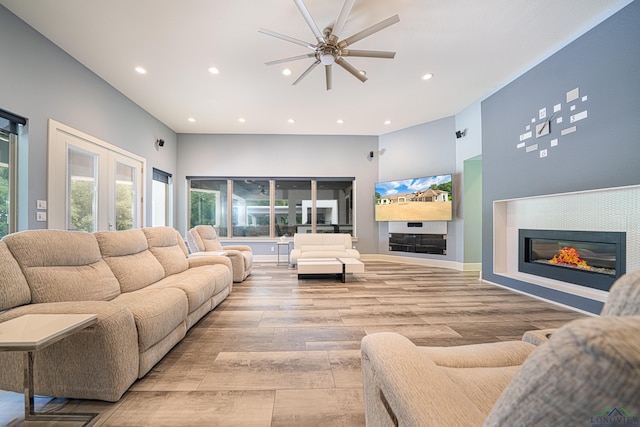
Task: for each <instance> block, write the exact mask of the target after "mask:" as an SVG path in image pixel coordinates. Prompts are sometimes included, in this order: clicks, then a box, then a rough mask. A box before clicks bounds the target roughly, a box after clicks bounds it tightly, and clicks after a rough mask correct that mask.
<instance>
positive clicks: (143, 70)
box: [134, 67, 147, 74]
mask: <svg viewBox="0 0 640 427" xmlns="http://www.w3.org/2000/svg"><path fill="white" fill-rule="evenodd" d="M134 69H135V70H136V73H138V74H147V70H145V69H144V68H142V67H136V68H134Z"/></svg>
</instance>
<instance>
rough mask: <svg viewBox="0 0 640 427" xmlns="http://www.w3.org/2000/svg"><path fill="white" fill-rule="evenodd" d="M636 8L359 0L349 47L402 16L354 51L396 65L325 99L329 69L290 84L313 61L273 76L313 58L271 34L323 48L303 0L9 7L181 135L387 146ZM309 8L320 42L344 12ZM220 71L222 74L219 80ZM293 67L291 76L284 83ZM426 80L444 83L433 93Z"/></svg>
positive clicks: (545, 1)
mask: <svg viewBox="0 0 640 427" xmlns="http://www.w3.org/2000/svg"><path fill="white" fill-rule="evenodd" d="M628 3H630V0H395V1H388V0H358V1H356V4H355V6H354V7H353V10H352V12H351V15H350V17H349V19H348V20H347V22H346V25H345V28H344V31H343V34H342V35H343V37H342V38H344V37H345V36H350V35H351V34H353V33H356V32H358V31H360V30H362V29H364V28H366V27H368V26H370V25H373V24H375V23H377V22H379V21H381V20H383V19H385V18H388V17H390V16H392V15H394V14H399V15H400V22H399V23H398V24H395V25H393V26H391V27H389V28H386V29H384V30H382V31H380V32H378V33H376V34H374V35H372V36H370V37H368V38H366V39H364V40H362V41H360V42H358V43H356V44H354V45H353V46H351V48H353V49H371V50H390V51H396V52H397V54H396V57H395V59H392V60H389V59H370V58H347V59H348V61H349V62H350V63H352V64H353V65H354V66H355V67H357V68H358V69H362V70H365V71H366V73H367V76H368V77H369V80H368V81H367V82H366V83H361V82H360V81H359V80H357V79H356V78H355V77H353V76H352V75H350V74H348V73H347V72H346V71H345V70H343V69H342V68H340V67H336V66H334V71H333V89H332V90H331V91H327V90H326V89H325V82H324V70H323V69H322V68H321V67H316V69H315V70H314V71H313V72H312V73H311V74H309V75H308V76H307V77H306V78H305V79H304V80H303V81H302V82H300V83H299V84H298V85H296V86H293V85H292V83H293V81H294V80H295V79H296V78H297V77H298V76H299V75H300V74H301V73H302V72H303V71H304V70H305V69H306V68H307V67H308V66H309V65H310V64H311V63H312V62H313V60H312V59H307V60H303V61H296V62H290V63H287V64H282V65H274V66H266V65H264V63H265V62H267V61H271V60H275V59H280V58H286V57H290V56H295V55H301V54H305V53H309V52H310V51H309V50H307V49H305V48H304V47H301V46H299V45H296V44H293V43H289V42H286V41H283V40H280V39H277V38H274V37H270V36H268V35H265V34H261V33H258V29H259V28H261V27H262V28H266V29H269V30H272V31H276V32H278V33H282V34H286V35H288V36H290V37H294V38H297V39H302V40H305V41H309V42H312V44H315V39H314V36H313V34H312V32H311V30H310V29H309V27H308V26H307V24H306V22H305V21H304V19H303V18H302V16H301V14H300V13H299V11H298V9H297V7H296V6H295V4H294V2H293V1H292V0H102V1H100V0H55V1H53V0H50V1H44V0H0V4H2V5H4V6H5V7H7V8H8V9H9V10H11V11H12V12H13V13H15V14H16V15H18V16H19V17H20V18H22V19H23V20H24V21H26V22H27V23H28V24H29V25H31V26H32V27H34V28H35V29H36V30H38V31H39V32H40V33H42V34H43V35H44V36H45V37H47V38H48V39H50V40H51V41H53V42H54V43H55V44H57V45H58V46H59V47H60V48H62V49H63V50H65V51H66V52H68V53H69V54H70V55H71V56H73V57H74V58H76V59H77V60H78V61H79V62H81V63H82V64H84V65H85V66H86V67H87V68H89V69H90V70H92V71H93V72H95V73H96V74H97V75H99V76H100V77H101V78H103V79H104V80H106V81H107V82H109V83H110V84H111V85H112V86H114V87H115V88H116V89H118V90H119V91H120V92H122V93H123V94H125V95H126V96H127V97H129V98H130V99H131V100H133V101H134V102H135V103H136V104H138V105H140V106H141V107H142V108H144V109H145V110H146V111H148V112H149V113H151V114H152V115H153V116H155V117H156V118H158V119H159V120H160V121H162V122H163V123H165V124H166V125H167V126H169V127H170V128H171V129H173V130H174V131H176V132H178V133H246V134H254V133H260V134H341V135H381V134H385V133H388V132H391V131H394V130H398V129H403V128H406V127H409V126H413V125H417V124H420V123H425V122H429V121H433V120H437V119H440V118H443V117H447V116H451V115H453V114H456V113H458V112H460V111H461V110H463V109H464V108H465V107H467V106H469V105H470V104H472V103H474V102H476V101H478V100H480V99H482V98H483V97H484V96H486V95H487V94H489V93H491V92H492V91H494V90H496V89H498V88H499V87H501V86H502V85H504V84H505V83H507V82H508V81H510V80H512V79H513V78H515V77H517V76H518V75H519V74H521V73H522V72H524V71H526V70H527V69H528V68H530V67H531V66H533V65H535V64H536V63H538V62H540V60H542V59H544V58H545V57H547V56H548V55H550V54H551V53H553V52H555V51H556V50H558V49H559V48H561V47H562V46H564V45H566V44H567V43H568V42H570V41H571V40H573V39H575V38H576V37H577V36H578V35H580V34H582V33H583V32H585V31H586V30H588V29H589V28H591V27H593V26H594V25H595V24H597V23H598V22H600V21H602V20H603V19H604V18H606V17H607V16H610V15H611V14H612V13H614V12H615V11H617V10H619V9H620V8H622V7H623V6H624V5H626V4H628ZM305 4H306V6H307V8H308V9H309V11H310V13H311V15H312V16H313V18H314V19H315V21H316V23H317V25H318V26H319V27H320V28H321V29H322V28H324V27H325V26H327V25H330V24H331V23H332V22H333V21H334V20H335V18H336V17H337V15H338V13H339V11H340V9H341V7H342V4H343V0H305ZM136 66H142V67H144V68H145V69H146V70H147V71H148V73H147V74H146V75H139V74H137V73H136V72H135V71H134V67H136ZM212 66H214V67H217V68H218V69H219V70H220V74H218V75H212V74H210V73H209V72H208V71H207V69H208V68H209V67H212ZM287 67H288V68H290V69H291V70H292V71H293V74H292V75H291V76H289V77H285V76H283V75H282V74H281V72H282V70H283V69H284V68H287ZM428 72H431V73H434V74H435V77H434V78H433V79H432V80H430V81H424V80H422V78H421V77H422V76H423V75H424V74H425V73H428ZM189 117H193V118H195V120H196V121H195V122H194V123H191V122H189V121H188V120H187V119H188V118H189ZM240 117H242V118H244V119H245V120H246V121H245V122H244V123H241V122H239V120H238V119H239V118H240ZM288 119H294V120H295V123H293V124H291V123H288ZM338 119H343V120H344V123H343V124H338V123H337V120H338ZM386 120H390V121H391V124H388V125H385V124H384V122H385V121H386Z"/></svg>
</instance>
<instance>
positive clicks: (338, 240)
mask: <svg viewBox="0 0 640 427" xmlns="http://www.w3.org/2000/svg"><path fill="white" fill-rule="evenodd" d="M325 245H340V246H342V249H343V250H344V249H350V248H351V247H352V246H353V245H352V243H351V235H350V234H347V233H296V234H294V236H293V247H294V248H295V249H300V248H302V247H303V246H325Z"/></svg>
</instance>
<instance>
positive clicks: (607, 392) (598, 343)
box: [362, 271, 640, 427]
mask: <svg viewBox="0 0 640 427" xmlns="http://www.w3.org/2000/svg"><path fill="white" fill-rule="evenodd" d="M639 311H640V271H636V272H634V273H630V274H628V275H627V276H623V277H622V278H620V279H618V281H617V282H616V283H615V284H614V286H613V287H612V288H611V291H610V294H609V298H608V300H607V303H606V304H605V307H604V308H603V310H602V315H601V316H600V317H595V318H591V317H589V318H584V319H579V320H575V321H573V322H570V323H568V324H567V325H565V326H564V327H562V328H560V329H558V330H556V331H553V332H552V333H550V332H547V333H550V336H549V338H548V339H546V334H545V336H544V338H545V339H544V340H543V341H541V342H542V344H541V345H539V346H535V345H533V344H531V343H530V342H525V341H512V342H499V343H490V344H477V345H467V346H458V347H418V346H416V345H414V344H413V343H412V342H411V341H409V340H408V339H407V338H405V337H403V336H401V335H398V334H394V333H376V334H371V335H368V336H366V337H365V338H363V340H362V373H363V381H364V401H365V415H366V423H367V426H368V427H381V426H385V427H387V426H398V425H400V426H404V427H418V426H420V427H428V426H442V425H447V426H464V427H469V426H482V425H484V426H525V425H531V426H533V425H535V426H552V425H554V426H555V425H562V426H574V425H575V426H578V425H593V424H594V423H597V424H598V425H601V424H603V423H605V421H603V420H604V418H606V417H607V416H609V415H608V414H609V413H611V412H613V413H616V410H618V412H620V413H625V412H626V413H627V414H631V415H633V416H637V414H639V413H640V399H638V396H640V380H639V378H640V339H638V337H639V336H640V315H638V313H639ZM594 419H596V421H593V420H594ZM636 421H637V419H636Z"/></svg>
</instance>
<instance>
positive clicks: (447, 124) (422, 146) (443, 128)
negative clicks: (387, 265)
mask: <svg viewBox="0 0 640 427" xmlns="http://www.w3.org/2000/svg"><path fill="white" fill-rule="evenodd" d="M455 131H456V129H455V118H454V117H447V118H444V119H441V120H436V121H433V122H430V123H425V124H422V125H418V126H413V127H410V128H407V129H403V130H399V131H397V132H391V133H388V134H386V135H382V136H381V137H380V150H381V151H382V150H384V154H382V155H380V164H379V171H380V172H379V176H378V181H390V180H397V179H407V178H418V177H424V176H432V175H441V174H447V173H451V174H452V183H453V190H454V191H453V193H454V194H453V209H454V219H453V221H449V222H447V227H448V229H447V231H448V236H447V255H429V254H409V253H404V252H391V251H389V223H388V222H379V223H377V229H378V231H379V236H380V240H379V251H380V252H379V253H381V254H390V255H400V256H403V257H407V258H430V259H437V260H443V261H457V262H462V261H463V260H462V256H461V255H460V254H459V251H458V249H457V245H458V237H459V235H461V233H462V228H461V224H462V223H461V217H460V214H459V207H460V199H461V194H459V189H460V182H461V174H460V172H459V171H457V170H456V136H455Z"/></svg>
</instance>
